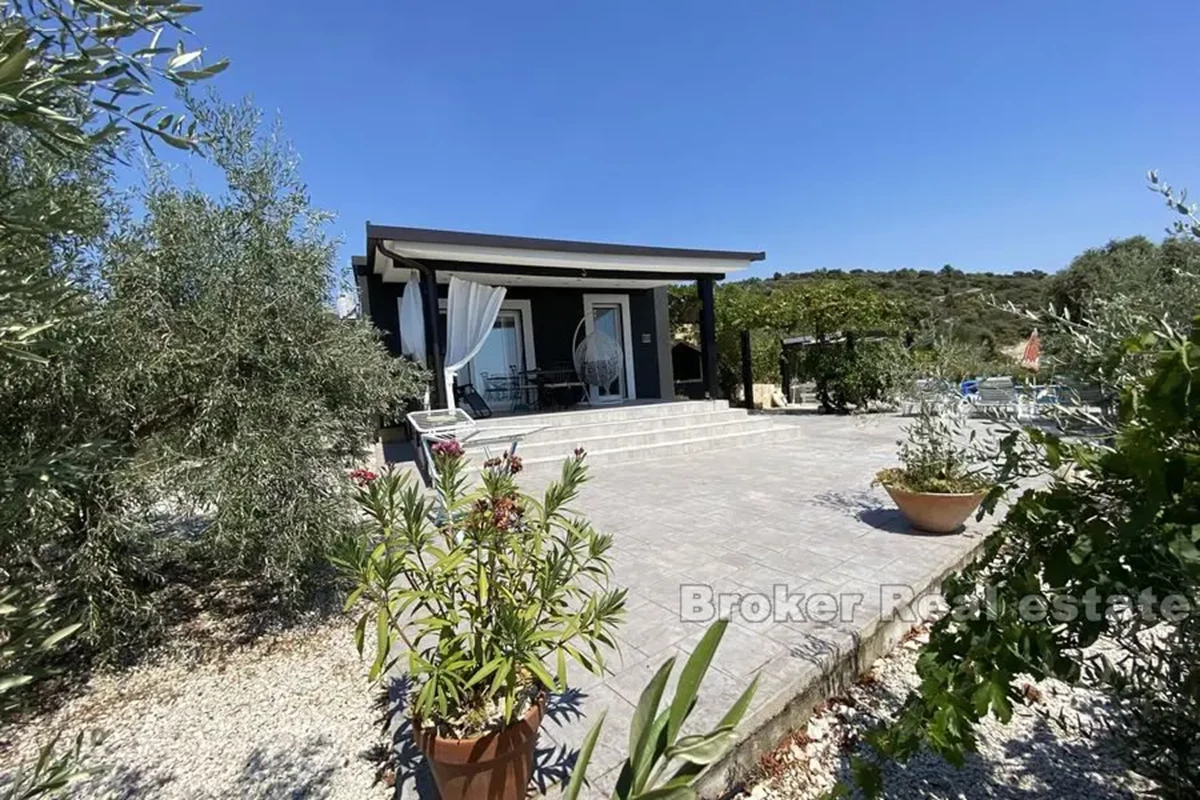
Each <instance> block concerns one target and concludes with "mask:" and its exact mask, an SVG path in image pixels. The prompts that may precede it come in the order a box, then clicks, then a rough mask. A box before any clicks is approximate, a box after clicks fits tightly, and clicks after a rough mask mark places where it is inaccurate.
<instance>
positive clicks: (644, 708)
mask: <svg viewBox="0 0 1200 800" xmlns="http://www.w3.org/2000/svg"><path fill="white" fill-rule="evenodd" d="M674 667H675V658H674V657H673V656H672V657H671V658H668V659H667V660H666V661H665V662H663V665H662V666H661V667H659V668H658V672H656V673H654V677H653V678H651V679H650V682H649V683H647V684H646V687H645V688H644V689H642V694H641V696H640V697H639V698H638V704H637V708H635V709H634V711H633V720H632V721H631V722H630V723H629V757H630V758H631V759H633V761H634V766H635V771H636V767H637V764H639V763H640V762H641V760H643V759H645V758H646V757H647V755H648V754H647V753H646V752H645V751H646V750H647V746H648V744H652V743H650V742H648V739H647V736H648V734H649V733H650V730H651V729H652V727H653V725H652V723H653V722H654V719H655V716H656V715H657V714H658V704H659V702H660V701H661V700H662V695H663V690H664V689H665V688H666V685H667V680H668V679H669V678H670V677H671V670H672V669H674ZM639 788H640V787H639Z"/></svg>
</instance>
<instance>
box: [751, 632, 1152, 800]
mask: <svg viewBox="0 0 1200 800" xmlns="http://www.w3.org/2000/svg"><path fill="white" fill-rule="evenodd" d="M927 638H928V637H927V635H926V634H925V633H924V632H920V633H918V635H916V636H915V637H914V638H911V639H909V640H908V641H906V642H904V643H902V644H901V645H900V646H899V647H897V648H896V650H894V651H893V652H892V653H891V654H890V655H888V656H887V657H885V658H883V659H880V660H879V661H878V662H876V664H875V665H874V667H873V668H872V670H871V672H870V673H869V675H870V676H871V678H870V679H868V680H866V681H863V682H861V683H860V684H858V685H857V686H855V687H854V688H853V689H851V691H850V692H849V694H848V699H847V698H840V699H835V700H832V701H830V702H829V703H828V704H827V707H826V708H824V709H823V710H821V711H820V712H819V713H817V714H815V715H814V717H813V718H812V720H810V722H809V724H808V726H807V728H806V729H804V730H802V731H799V732H797V733H795V734H793V736H792V737H791V739H790V740H789V741H787V742H784V743H782V744H781V745H780V747H779V748H778V749H777V750H776V751H775V752H774V753H773V754H771V755H769V756H768V757H767V758H765V759H764V761H763V767H764V771H765V773H766V777H764V778H763V779H761V780H760V782H759V783H757V784H756V785H754V786H752V787H751V788H750V789H749V790H748V795H749V798H748V800H808V798H817V797H821V796H823V794H824V793H825V792H827V791H829V789H831V788H832V787H833V786H834V784H835V782H836V781H837V780H841V779H845V778H847V776H848V775H849V756H850V754H852V753H853V752H855V748H856V747H858V746H859V745H857V742H858V740H859V738H860V737H861V734H862V732H863V731H864V730H866V729H867V728H868V727H870V726H871V725H872V724H874V723H876V722H878V721H879V720H881V719H888V718H891V717H892V716H893V715H894V714H895V712H896V710H897V709H898V708H899V706H900V704H901V702H902V701H903V699H904V697H905V696H907V694H908V692H909V690H910V689H913V688H915V687H916V685H917V683H918V681H917V675H916V669H915V667H916V660H917V654H918V652H919V649H920V644H921V643H923V642H924V641H926V640H927ZM1025 686H1026V688H1025V689H1024V693H1025V697H1026V703H1025V704H1024V705H1017V706H1016V707H1015V708H1014V710H1013V718H1012V720H1011V721H1010V723H1009V724H1008V725H1001V724H1000V723H999V722H997V721H996V720H995V719H993V718H991V717H988V718H987V720H985V721H984V722H983V723H982V725H981V726H980V728H979V733H980V736H979V753H978V754H976V755H972V756H970V757H968V759H967V762H966V765H965V766H964V767H963V768H962V769H961V770H960V769H956V768H955V767H954V766H952V765H950V764H948V763H947V762H945V761H944V760H942V759H940V758H938V757H937V756H934V755H933V754H930V753H924V754H922V755H919V756H917V757H915V758H913V759H912V760H911V761H910V762H909V763H908V764H907V765H898V764H889V765H888V766H887V767H885V769H884V791H885V797H889V798H897V799H900V798H903V799H904V800H908V799H909V798H938V799H939V800H951V799H952V798H953V799H954V800H959V799H962V800H973V799H974V798H1013V800H1016V798H1021V800H1028V798H1045V799H1046V800H1051V799H1053V800H1072V799H1073V798H1087V799H1088V800H1108V799H1109V798H1139V797H1148V796H1150V792H1151V790H1152V789H1153V788H1154V787H1153V785H1152V784H1151V782H1149V781H1148V780H1146V779H1144V778H1142V777H1141V776H1138V775H1136V774H1134V773H1130V772H1129V771H1128V769H1127V768H1126V766H1125V764H1124V763H1123V762H1122V760H1121V757H1120V754H1119V752H1118V750H1117V747H1116V744H1115V742H1114V741H1113V740H1112V739H1111V738H1110V736H1109V734H1108V731H1107V729H1106V727H1105V726H1104V725H1103V724H1102V723H1103V722H1104V720H1106V719H1107V718H1108V711H1107V705H1106V702H1105V700H1104V698H1103V697H1102V696H1100V695H1099V694H1097V693H1095V692H1091V691H1087V690H1081V689H1073V688H1071V687H1069V686H1067V685H1065V684H1062V683H1060V682H1058V681H1043V682H1041V683H1027V684H1026V685H1025ZM1060 715H1061V718H1062V719H1063V720H1064V721H1065V722H1066V727H1065V728H1063V727H1061V726H1060V724H1059V722H1058V720H1059V718H1060ZM741 800H747V798H746V797H745V796H743V797H742V799H741Z"/></svg>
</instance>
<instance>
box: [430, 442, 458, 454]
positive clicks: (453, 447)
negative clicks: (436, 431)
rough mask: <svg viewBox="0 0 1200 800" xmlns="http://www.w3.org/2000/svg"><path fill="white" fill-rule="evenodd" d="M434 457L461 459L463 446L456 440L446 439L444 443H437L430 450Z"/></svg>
mask: <svg viewBox="0 0 1200 800" xmlns="http://www.w3.org/2000/svg"><path fill="white" fill-rule="evenodd" d="M430 449H431V450H432V451H433V454H434V455H435V456H442V457H443V458H462V455H463V446H462V445H461V444H460V443H459V441H458V440H457V439H447V440H446V441H444V442H438V443H437V444H435V445H434V446H433V447H431V448H430Z"/></svg>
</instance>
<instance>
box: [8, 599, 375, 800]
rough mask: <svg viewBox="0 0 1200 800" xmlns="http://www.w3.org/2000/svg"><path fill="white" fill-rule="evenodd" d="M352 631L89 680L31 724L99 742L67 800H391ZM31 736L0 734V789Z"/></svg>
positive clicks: (320, 628) (320, 632)
mask: <svg viewBox="0 0 1200 800" xmlns="http://www.w3.org/2000/svg"><path fill="white" fill-rule="evenodd" d="M351 630H352V628H351V625H350V623H348V622H347V621H345V620H344V619H341V618H335V619H334V620H332V621H325V622H323V623H319V624H315V625H313V626H310V627H308V628H306V629H303V630H292V631H290V632H287V633H282V634H274V635H271V636H268V637H265V638H264V639H261V640H259V641H257V642H256V643H255V644H253V645H251V646H247V647H242V648H237V649H235V650H233V651H232V652H228V653H221V654H220V655H219V656H218V657H215V658H209V659H207V660H201V661H196V660H193V659H190V658H180V659H176V660H167V659H159V661H158V663H156V664H153V665H148V666H145V667H140V668H136V669H133V670H129V671H125V672H121V673H117V674H108V675H101V676H97V677H94V678H93V679H92V680H91V681H90V682H89V684H88V685H87V687H86V688H85V689H84V691H83V692H81V693H80V694H79V695H78V696H76V697H74V698H73V699H71V700H69V701H68V702H67V703H66V704H65V705H63V706H62V707H61V708H59V709H57V710H56V711H54V712H53V713H50V714H49V715H47V716H45V717H43V718H41V719H39V720H36V721H35V723H34V724H36V725H37V728H38V730H39V731H47V730H50V731H53V730H62V731H66V732H69V733H71V734H73V733H74V732H76V731H80V730H86V731H99V732H101V733H102V734H103V735H104V737H105V738H104V740H103V742H102V743H101V744H100V745H98V746H97V747H95V748H93V749H91V750H90V758H89V766H92V767H95V768H97V769H99V770H102V771H100V772H98V773H97V774H95V775H93V776H92V777H91V778H89V779H88V780H87V781H86V782H84V783H82V784H80V785H79V787H78V789H77V791H76V792H75V793H74V794H72V797H79V798H101V797H103V798H113V797H115V798H143V797H146V798H149V797H153V798H165V799H166V800H173V799H174V798H218V797H219V798H233V797H236V798H263V799H265V798H301V797H303V798H328V799H329V800H335V799H340V798H345V800H370V799H371V798H383V797H388V796H389V792H390V790H389V789H388V788H386V786H385V785H384V783H383V782H379V781H377V780H376V774H377V768H376V762H375V761H374V760H373V758H372V755H373V750H374V748H375V747H376V746H377V745H379V744H381V743H382V740H381V738H380V730H381V728H380V724H379V721H380V718H381V716H382V712H381V710H380V706H379V705H378V704H377V697H378V691H377V690H374V689H372V688H371V687H370V686H369V684H368V682H367V678H366V668H367V665H366V664H363V663H361V662H360V661H359V658H358V654H357V653H356V652H355V650H354V645H353V641H352V638H351ZM31 728H32V725H30V724H27V725H25V726H23V727H22V728H15V729H9V730H0V743H7V745H8V747H7V748H5V747H4V746H3V745H2V744H0V785H3V777H2V776H3V775H4V774H5V773H6V772H7V771H8V770H10V769H11V768H12V766H13V764H14V763H15V760H16V759H17V758H18V757H21V758H28V757H29V756H30V755H31V754H32V753H34V752H35V749H36V747H37V744H38V742H37V741H34V740H33V738H34V737H31V736H30V735H29V731H30V730H31ZM39 738H40V737H39Z"/></svg>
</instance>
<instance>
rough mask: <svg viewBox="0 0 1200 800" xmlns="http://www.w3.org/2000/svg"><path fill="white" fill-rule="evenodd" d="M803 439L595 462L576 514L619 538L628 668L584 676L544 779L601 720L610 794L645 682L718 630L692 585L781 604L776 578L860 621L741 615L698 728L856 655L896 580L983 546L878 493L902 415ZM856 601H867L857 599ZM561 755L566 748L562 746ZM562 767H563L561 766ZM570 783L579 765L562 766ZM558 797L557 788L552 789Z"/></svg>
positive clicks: (769, 703)
mask: <svg viewBox="0 0 1200 800" xmlns="http://www.w3.org/2000/svg"><path fill="white" fill-rule="evenodd" d="M794 420H795V422H796V424H798V425H802V426H803V427H804V428H805V431H804V435H803V436H802V437H801V438H799V439H794V440H790V441H785V442H780V443H779V444H777V445H771V446H768V447H763V446H756V447H744V448H731V449H727V450H724V451H721V452H704V453H694V454H687V455H678V456H671V457H668V458H662V459H658V460H654V461H646V462H640V463H631V464H624V465H597V466H596V467H595V468H594V469H593V470H592V473H591V477H592V480H591V482H590V483H589V484H588V485H587V486H585V487H584V489H583V492H582V494H581V496H580V498H579V499H578V500H577V501H576V502H575V503H574V504H573V506H574V508H575V509H576V510H577V511H579V512H580V513H582V514H584V515H587V516H588V517H589V519H591V520H592V522H593V524H594V525H595V526H596V528H597V530H601V531H606V532H611V533H613V535H614V550H613V567H614V575H613V581H614V583H615V584H617V585H619V586H624V587H627V588H628V589H629V608H630V612H629V614H628V619H627V623H626V624H625V625H624V626H623V628H622V629H621V631H620V633H619V640H620V642H621V643H622V649H623V651H624V658H623V659H621V660H618V659H616V658H615V657H614V659H613V661H612V664H611V666H612V668H613V674H611V675H608V676H606V677H604V678H603V679H602V680H594V679H590V676H587V675H586V672H584V674H583V675H579V674H577V673H578V672H579V671H573V672H572V673H571V678H572V680H574V681H575V682H576V683H578V684H579V686H578V687H577V688H578V691H579V692H580V693H581V694H582V695H584V696H582V697H580V698H578V703H577V705H578V706H579V707H580V709H581V711H580V712H579V713H578V714H576V715H574V716H570V715H568V716H570V718H569V719H563V720H562V721H561V722H559V721H555V722H553V723H548V724H547V726H546V734H547V736H546V743H545V745H544V746H545V747H550V743H553V745H554V748H553V749H552V751H551V752H548V753H547V754H546V755H545V756H544V760H545V763H546V765H547V772H548V773H549V772H551V771H552V770H550V767H554V766H555V765H559V766H561V765H562V764H563V763H567V762H569V760H570V755H571V751H572V748H577V747H578V745H579V742H580V741H582V738H583V736H584V735H585V734H586V732H587V730H588V729H589V728H590V727H591V724H592V722H594V720H595V718H596V717H597V716H598V714H599V713H600V712H601V711H603V710H607V711H608V716H607V718H606V722H605V733H604V735H603V737H602V738H601V740H600V744H598V746H597V754H596V755H595V756H593V764H592V768H591V769H590V770H589V777H590V778H591V783H592V788H591V789H590V790H589V791H588V792H587V793H586V794H587V796H588V797H589V798H591V797H600V796H602V795H608V794H610V793H611V791H612V787H613V785H614V784H615V781H616V776H617V770H618V766H617V765H618V764H619V762H620V761H621V760H622V759H623V758H624V755H625V752H624V751H625V748H626V747H627V741H626V739H627V736H628V730H629V721H630V719H631V718H632V713H633V704H634V703H636V701H637V699H638V697H639V696H640V694H641V690H642V688H643V687H644V686H645V684H646V682H647V681H649V680H650V678H651V677H652V676H653V674H654V671H655V670H656V669H657V668H658V667H659V666H660V665H661V664H662V662H663V661H664V660H666V658H668V657H670V656H671V655H675V656H676V658H677V660H678V662H679V663H678V665H677V667H676V670H678V669H680V668H682V663H683V661H684V660H686V657H687V655H688V653H690V651H691V649H692V648H694V646H695V644H696V642H698V641H699V638H700V636H701V635H702V634H703V631H704V630H705V628H706V627H707V624H708V622H707V621H704V622H685V621H684V620H683V619H682V618H681V614H682V612H683V611H684V610H685V609H684V608H683V606H684V605H686V604H681V597H680V592H681V587H684V586H692V585H700V586H704V587H707V588H710V589H711V590H712V591H713V592H714V595H715V594H720V593H722V592H732V593H738V594H739V595H743V594H745V593H747V592H751V591H758V592H765V593H766V594H767V595H768V596H770V595H771V593H772V589H773V587H774V586H775V585H776V584H783V585H786V586H787V587H788V589H789V590H791V591H800V592H804V593H806V594H812V593H814V592H820V593H828V594H830V595H832V596H833V597H835V598H838V602H840V603H843V604H844V605H846V606H849V605H853V606H854V607H853V608H852V609H850V610H851V611H852V612H853V613H852V614H850V615H849V617H848V618H845V619H843V618H842V611H843V610H844V609H843V608H842V607H838V608H837V609H836V610H835V612H834V613H835V617H836V618H835V619H834V620H833V621H828V622H821V621H817V620H814V619H795V620H792V621H786V620H783V619H776V618H775V615H774V614H772V615H770V616H769V617H768V618H767V619H765V620H763V621H761V622H750V621H747V620H746V619H744V618H742V617H741V616H740V615H739V614H738V612H737V611H736V610H734V611H733V612H732V613H729V614H727V616H729V617H730V619H731V624H730V626H729V628H728V629H727V632H726V639H725V641H724V643H723V645H722V648H721V650H719V651H718V653H717V655H716V657H715V659H714V663H713V667H712V669H711V674H710V681H711V684H710V683H708V682H706V684H705V689H704V690H702V694H701V698H700V702H699V703H698V704H697V709H696V711H695V712H694V713H695V715H696V716H695V720H694V724H696V725H697V726H700V725H702V724H703V723H705V722H715V721H716V720H717V719H719V718H720V716H721V715H722V714H724V713H725V710H726V709H727V708H728V706H729V705H730V704H731V703H732V702H733V700H734V699H736V697H737V696H738V694H739V693H740V692H741V691H742V690H743V689H744V688H745V687H746V686H747V685H749V683H750V681H751V680H752V679H753V676H754V675H755V674H760V676H761V677H760V688H759V691H758V693H757V695H756V697H755V700H754V703H753V704H752V705H751V709H750V712H749V714H748V717H749V716H753V715H754V714H755V713H756V712H757V711H758V710H759V709H764V708H769V707H775V706H778V705H779V704H780V703H782V702H783V701H785V700H786V699H787V695H788V693H794V692H796V691H798V690H799V689H800V688H802V687H803V686H804V685H805V684H806V682H808V681H810V680H812V679H814V678H815V676H816V675H818V671H819V669H820V668H821V667H822V666H824V665H827V664H828V663H830V662H831V661H832V660H833V659H835V658H837V657H838V656H839V654H842V653H845V652H847V651H848V650H849V649H850V648H853V647H854V646H855V643H856V640H857V637H858V635H859V633H860V632H862V631H865V630H867V629H869V628H870V627H873V626H874V623H875V621H876V620H877V619H878V618H879V615H880V613H881V611H885V610H890V609H891V607H892V606H893V605H895V602H897V601H895V600H894V599H893V598H892V596H891V594H890V591H891V590H889V591H888V592H887V593H882V594H881V591H882V588H881V587H884V586H889V587H890V586H898V585H903V584H909V585H912V584H920V583H923V582H925V581H927V580H928V577H929V576H930V575H932V574H934V573H937V572H940V571H942V570H944V569H945V568H946V566H947V565H949V564H951V563H953V562H955V561H956V560H957V559H959V558H961V556H962V555H963V554H964V553H966V552H967V551H968V550H969V549H970V548H971V547H973V546H974V545H975V544H976V543H978V541H979V534H978V533H976V532H973V531H972V530H971V529H970V528H968V531H967V532H966V533H963V534H958V535H953V536H943V537H933V536H924V535H914V534H913V533H911V532H910V531H909V530H908V528H907V525H905V524H904V523H903V520H902V519H899V520H898V518H897V513H898V512H896V511H895V510H894V508H893V507H892V505H891V502H890V500H889V499H888V498H887V496H886V494H884V493H883V492H882V491H881V490H879V489H878V488H872V487H871V485H870V483H871V480H872V479H873V478H874V474H875V472H876V471H877V470H879V469H880V468H881V467H884V466H889V465H891V464H894V463H895V455H894V454H895V442H896V439H897V438H898V437H899V434H900V426H901V424H902V420H899V419H897V418H895V417H889V416H872V417H869V418H866V419H863V418H854V417H817V416H812V417H796V418H794ZM851 597H857V598H858V601H857V602H856V603H851V602H850V600H848V599H847V598H851ZM562 748H565V749H566V753H565V754H564V753H563V752H559V751H560V750H561V749H562ZM564 759H565V760H564ZM566 773H569V768H568V769H566ZM550 792H551V795H552V794H553V790H550Z"/></svg>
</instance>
